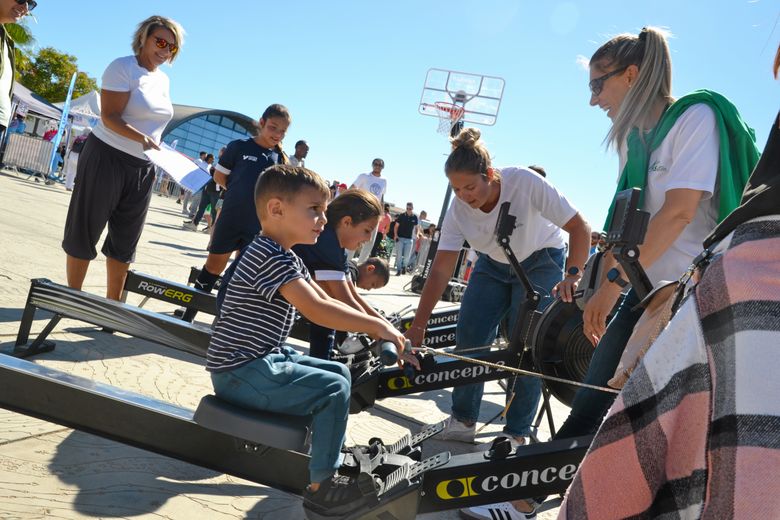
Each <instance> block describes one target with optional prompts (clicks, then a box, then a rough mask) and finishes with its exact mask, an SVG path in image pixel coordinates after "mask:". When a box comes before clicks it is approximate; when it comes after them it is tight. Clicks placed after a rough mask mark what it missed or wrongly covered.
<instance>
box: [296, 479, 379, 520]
mask: <svg viewBox="0 0 780 520" xmlns="http://www.w3.org/2000/svg"><path fill="white" fill-rule="evenodd" d="M376 491H377V486H376V484H375V483H374V480H373V477H371V475H368V474H366V473H361V474H360V475H358V476H357V477H356V478H355V477H353V478H350V477H346V476H342V475H338V474H336V475H333V476H332V477H331V478H330V479H328V480H326V481H325V482H322V483H320V488H319V489H318V490H317V491H316V492H311V491H309V488H306V489H305V490H304V492H303V507H304V508H306V509H311V510H313V511H316V512H317V513H321V514H323V516H329V517H330V516H332V517H334V518H340V517H342V516H345V515H346V514H348V513H351V512H353V511H356V510H357V509H360V508H361V507H362V506H363V505H366V504H369V503H372V502H375V501H376Z"/></svg>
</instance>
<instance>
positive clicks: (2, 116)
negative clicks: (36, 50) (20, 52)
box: [0, 36, 14, 128]
mask: <svg viewBox="0 0 780 520" xmlns="http://www.w3.org/2000/svg"><path fill="white" fill-rule="evenodd" d="M0 38H2V36H0ZM0 47H2V48H3V49H4V50H3V52H5V56H3V63H4V65H5V66H4V67H3V73H2V75H0V125H3V126H4V127H6V128H7V127H8V123H9V122H10V121H11V115H12V114H11V105H12V103H11V98H10V97H9V96H8V93H9V92H10V91H11V84H12V83H13V81H14V71H13V68H12V67H11V52H13V51H11V46H10V45H6V44H4V43H3V44H0Z"/></svg>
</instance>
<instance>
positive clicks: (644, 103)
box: [467, 27, 758, 518]
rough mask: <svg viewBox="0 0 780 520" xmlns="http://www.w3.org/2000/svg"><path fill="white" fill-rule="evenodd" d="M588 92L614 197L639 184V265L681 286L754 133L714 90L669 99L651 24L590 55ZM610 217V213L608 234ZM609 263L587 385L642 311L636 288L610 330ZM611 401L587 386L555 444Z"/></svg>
mask: <svg viewBox="0 0 780 520" xmlns="http://www.w3.org/2000/svg"><path fill="white" fill-rule="evenodd" d="M589 87H590V91H591V98H590V104H591V106H598V107H599V108H601V109H602V110H604V111H605V112H606V113H607V117H609V118H610V119H611V120H612V127H611V128H610V130H609V133H608V134H607V137H606V142H607V144H608V146H609V147H611V148H613V149H614V150H616V151H617V152H618V154H619V156H620V177H619V179H618V185H617V189H616V192H619V191H622V190H625V189H629V188H641V189H642V202H641V203H642V209H644V210H645V211H648V212H649V213H650V223H649V225H648V228H647V234H646V236H645V240H644V244H642V246H641V247H640V251H641V264H642V266H643V267H644V268H645V270H646V271H647V275H648V277H649V278H650V281H651V282H652V283H653V285H657V284H658V283H659V282H660V281H662V280H677V279H678V278H679V277H680V276H681V275H682V274H683V273H684V272H685V270H686V269H687V267H688V266H689V265H690V263H691V261H692V260H693V259H694V258H695V257H696V255H698V254H699V252H701V249H702V242H703V240H704V239H705V237H706V236H707V235H708V234H709V233H710V232H711V231H712V230H713V229H714V228H715V226H716V225H717V223H718V222H719V221H720V220H722V219H723V218H724V217H725V216H726V215H728V214H729V212H730V211H732V210H733V209H734V208H735V207H736V206H737V204H738V202H739V197H740V196H741V194H742V190H743V189H744V187H745V182H746V181H747V178H748V175H749V174H750V171H751V170H752V168H753V166H755V164H756V162H757V160H758V150H757V148H756V145H755V136H754V133H753V130H752V129H750V128H749V127H748V126H747V125H745V123H744V122H743V121H742V119H741V118H740V116H739V113H738V112H737V109H736V108H735V107H734V105H732V104H731V102H729V100H727V99H726V98H725V97H723V96H722V95H720V94H718V93H716V92H712V91H709V90H697V91H695V92H692V93H690V94H688V95H686V96H683V97H681V98H680V99H676V100H675V98H674V97H672V62H671V58H670V55H669V46H668V44H667V41H666V36H665V34H664V33H663V32H662V31H661V30H660V29H656V28H653V27H646V28H644V29H642V31H641V32H640V33H639V34H638V35H631V34H621V35H619V36H616V37H614V38H612V39H611V40H609V41H608V42H606V43H605V44H603V45H602V46H601V47H600V48H599V49H598V50H597V51H596V52H595V53H594V54H593V56H592V57H591V59H590V83H589ZM611 218H612V209H611V208H610V211H609V215H608V217H607V221H606V223H605V225H604V228H603V229H607V228H608V227H609V224H610V222H611ZM605 262H606V263H607V265H606V266H605V268H604V269H603V270H602V272H604V273H606V274H607V279H605V280H603V282H602V284H601V286H600V287H599V289H598V290H597V291H596V293H595V294H594V295H593V296H592V297H591V298H590V300H589V301H588V303H587V304H586V306H585V312H584V313H583V331H584V333H585V336H586V337H587V338H588V340H589V341H591V343H593V346H594V347H595V350H594V353H593V358H592V359H591V362H590V366H589V368H588V374H587V376H586V377H585V381H584V382H585V383H588V384H591V385H597V386H607V382H608V381H609V380H610V379H611V378H612V377H613V376H614V375H615V370H616V368H617V366H618V363H619V361H620V357H621V355H622V353H623V350H624V348H625V346H626V343H627V342H628V339H629V337H630V336H631V333H632V332H633V330H634V325H635V324H636V323H637V321H638V320H639V318H640V316H641V315H642V310H641V309H637V308H636V306H637V304H638V303H639V299H638V298H637V296H636V293H635V292H634V291H633V290H630V291H629V292H628V294H626V296H625V297H624V298H623V301H622V303H621V304H620V306H619V307H618V310H617V312H616V313H615V315H614V317H613V318H612V320H611V321H610V322H609V327H607V317H608V316H609V314H610V313H611V311H612V310H613V308H614V307H615V305H616V304H617V303H618V301H619V299H620V298H621V292H622V290H623V288H624V287H625V286H626V285H627V282H626V274H625V273H624V272H623V270H622V268H621V267H620V266H619V265H618V264H617V261H616V260H615V259H614V258H613V257H612V256H607V257H605ZM608 280H609V281H608ZM613 401H614V394H609V393H606V392H601V391H598V390H590V389H586V388H580V389H579V390H578V391H577V394H576V395H575V398H574V400H573V402H572V409H571V412H570V414H569V417H568V418H567V420H566V422H564V424H563V425H562V426H561V428H560V429H559V430H558V432H557V433H556V434H555V437H554V438H556V439H562V438H567V437H577V436H580V435H588V434H593V433H595V432H596V430H597V429H598V427H599V425H600V424H601V421H602V419H603V417H604V414H606V412H607V410H608V409H609V407H610V405H611V404H612V402H613ZM537 506H538V501H526V500H520V501H517V502H515V503H514V507H513V506H512V505H510V504H508V503H503V504H496V505H493V506H485V507H480V508H472V510H473V511H476V510H477V509H478V510H479V511H480V513H479V514H476V513H475V514H471V515H470V516H469V515H467V516H469V517H470V518H490V516H489V515H491V514H495V511H491V509H502V510H503V511H507V514H509V515H521V514H526V515H529V514H533V511H534V509H535V508H536V507H537ZM472 510H470V511H472ZM486 515H487V516H486ZM512 518H522V517H521V516H512Z"/></svg>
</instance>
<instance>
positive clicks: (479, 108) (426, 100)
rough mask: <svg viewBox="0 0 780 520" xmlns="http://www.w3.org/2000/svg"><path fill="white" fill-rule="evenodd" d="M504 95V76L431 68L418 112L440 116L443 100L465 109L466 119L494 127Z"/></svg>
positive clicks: (469, 121)
mask: <svg viewBox="0 0 780 520" xmlns="http://www.w3.org/2000/svg"><path fill="white" fill-rule="evenodd" d="M503 95H504V80H503V78H498V77H495V76H483V75H480V74H469V73H466V72H457V71H454V70H443V69H429V70H428V74H427V75H426V76H425V84H424V85H423V91H422V97H421V98H420V107H419V111H420V113H421V114H423V115H426V116H433V117H440V110H439V109H438V108H437V103H438V104H439V106H440V105H441V104H442V103H447V104H456V105H459V106H462V107H463V108H464V111H463V117H462V120H463V122H465V123H475V124H478V125H485V126H492V125H494V124H495V123H496V118H497V117H498V108H499V106H500V105H501V97H502V96H503Z"/></svg>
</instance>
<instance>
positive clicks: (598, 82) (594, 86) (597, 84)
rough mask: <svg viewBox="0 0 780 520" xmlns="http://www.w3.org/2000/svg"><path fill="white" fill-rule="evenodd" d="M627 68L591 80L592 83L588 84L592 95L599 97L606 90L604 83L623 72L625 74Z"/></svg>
mask: <svg viewBox="0 0 780 520" xmlns="http://www.w3.org/2000/svg"><path fill="white" fill-rule="evenodd" d="M627 68H628V66H626V67H621V68H619V69H615V70H613V71H612V72H607V73H606V74H604V75H603V76H599V77H598V78H593V79H592V80H590V83H588V86H589V87H590V92H591V94H593V95H594V96H598V95H599V94H601V91H602V90H604V82H605V81H607V80H608V79H609V78H611V77H612V76H615V75H617V74H620V73H621V72H623V71H624V70H626V69H627Z"/></svg>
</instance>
